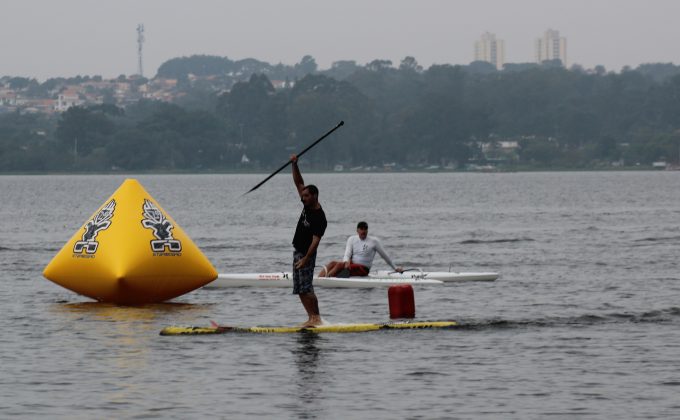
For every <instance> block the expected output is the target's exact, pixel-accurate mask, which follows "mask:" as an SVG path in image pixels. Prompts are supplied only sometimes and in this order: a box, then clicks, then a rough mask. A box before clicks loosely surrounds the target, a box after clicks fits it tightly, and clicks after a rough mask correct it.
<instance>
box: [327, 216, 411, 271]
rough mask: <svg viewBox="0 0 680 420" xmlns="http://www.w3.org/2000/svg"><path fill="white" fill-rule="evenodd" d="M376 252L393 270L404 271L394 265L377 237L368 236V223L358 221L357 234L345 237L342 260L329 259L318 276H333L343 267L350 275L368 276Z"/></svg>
mask: <svg viewBox="0 0 680 420" xmlns="http://www.w3.org/2000/svg"><path fill="white" fill-rule="evenodd" d="M376 252H377V253H378V254H380V256H381V257H382V258H383V260H385V262H386V263H387V264H388V265H389V266H390V267H392V269H393V270H394V271H398V272H400V273H401V272H402V271H404V270H403V269H402V268H401V267H397V266H395V265H394V263H393V262H392V260H391V259H390V257H389V256H388V255H387V253H386V252H385V250H384V249H383V247H382V244H380V241H379V240H378V238H375V237H373V236H368V223H366V222H359V224H357V234H356V235H354V236H350V237H349V238H348V239H347V246H346V247H345V256H344V258H343V260H342V261H331V262H330V263H328V264H327V265H325V266H324V267H323V268H322V269H321V272H319V277H335V276H336V275H337V274H338V273H339V272H340V271H341V270H343V269H347V270H349V275H350V276H368V272H369V271H370V270H371V265H372V264H373V258H374V257H375V253H376Z"/></svg>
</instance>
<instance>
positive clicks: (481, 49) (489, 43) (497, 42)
mask: <svg viewBox="0 0 680 420" xmlns="http://www.w3.org/2000/svg"><path fill="white" fill-rule="evenodd" d="M475 61H486V62H487V63H491V64H493V65H494V66H496V69H497V70H502V69H503V64H505V42H503V40H501V39H496V35H495V34H492V33H489V32H485V33H484V34H482V37H481V38H480V39H479V41H476V42H475Z"/></svg>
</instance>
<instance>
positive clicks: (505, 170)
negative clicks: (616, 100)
mask: <svg viewBox="0 0 680 420" xmlns="http://www.w3.org/2000/svg"><path fill="white" fill-rule="evenodd" d="M530 172H680V171H679V170H665V169H659V168H653V167H651V166H638V167H616V168H552V169H551V168H521V169H510V168H503V169H496V170H462V169H461V170H413V169H409V170H397V171H384V170H361V171H333V170H313V169H306V170H305V173H313V174H337V175H351V174H452V173H456V174H506V173H530ZM270 173H271V172H269V171H267V170H263V171H226V170H225V171H188V170H187V171H178V170H175V171H96V172H86V171H82V172H80V171H79V172H75V171H74V172H69V171H58V172H49V171H48V172H42V171H41V172H31V171H21V172H0V176H20V175H24V176H28V175H30V176H40V175H44V176H54V175H57V176H59V175H63V176H70V175H83V176H88V175H268V174H270Z"/></svg>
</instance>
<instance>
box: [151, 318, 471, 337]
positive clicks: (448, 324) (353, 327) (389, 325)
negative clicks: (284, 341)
mask: <svg viewBox="0 0 680 420" xmlns="http://www.w3.org/2000/svg"><path fill="white" fill-rule="evenodd" d="M457 326H458V323H457V322H455V321H413V322H386V323H378V324H376V323H361V324H334V325H321V326H318V327H313V328H308V327H233V326H227V325H218V326H210V327H193V326H188V327H186V326H170V327H165V328H163V329H162V330H161V332H160V335H205V334H226V333H258V334H266V333H275V334H280V333H353V332H369V331H384V330H419V329H449V328H456V327H457Z"/></svg>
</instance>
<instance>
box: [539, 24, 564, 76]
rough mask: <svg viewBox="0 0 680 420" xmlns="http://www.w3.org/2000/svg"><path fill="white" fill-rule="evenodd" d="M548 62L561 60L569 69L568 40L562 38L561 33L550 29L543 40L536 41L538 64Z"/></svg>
mask: <svg viewBox="0 0 680 420" xmlns="http://www.w3.org/2000/svg"><path fill="white" fill-rule="evenodd" d="M546 60H561V61H562V65H563V66H564V67H567V38H564V37H560V31H555V30H552V29H548V30H547V31H545V34H543V38H538V39H537V40H536V62H537V63H539V64H540V63H542V62H544V61H546Z"/></svg>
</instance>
